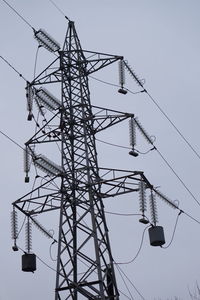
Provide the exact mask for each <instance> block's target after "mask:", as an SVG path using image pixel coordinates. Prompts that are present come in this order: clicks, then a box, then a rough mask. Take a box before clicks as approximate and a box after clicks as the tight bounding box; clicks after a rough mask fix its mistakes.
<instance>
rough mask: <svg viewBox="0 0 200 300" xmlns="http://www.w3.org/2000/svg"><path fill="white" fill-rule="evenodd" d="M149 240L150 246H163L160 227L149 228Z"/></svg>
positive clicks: (162, 232)
mask: <svg viewBox="0 0 200 300" xmlns="http://www.w3.org/2000/svg"><path fill="white" fill-rule="evenodd" d="M149 240H150V244H151V246H162V245H164V244H165V236H164V230H163V227H162V226H153V227H151V228H149Z"/></svg>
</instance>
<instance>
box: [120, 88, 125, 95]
mask: <svg viewBox="0 0 200 300" xmlns="http://www.w3.org/2000/svg"><path fill="white" fill-rule="evenodd" d="M118 93H120V94H124V95H126V94H127V91H126V90H124V89H119V90H118Z"/></svg>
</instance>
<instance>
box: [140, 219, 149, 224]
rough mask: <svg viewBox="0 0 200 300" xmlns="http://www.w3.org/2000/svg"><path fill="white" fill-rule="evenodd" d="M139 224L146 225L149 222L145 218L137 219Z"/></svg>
mask: <svg viewBox="0 0 200 300" xmlns="http://www.w3.org/2000/svg"><path fill="white" fill-rule="evenodd" d="M139 222H140V223H142V224H148V223H149V221H148V220H147V219H146V218H141V219H139Z"/></svg>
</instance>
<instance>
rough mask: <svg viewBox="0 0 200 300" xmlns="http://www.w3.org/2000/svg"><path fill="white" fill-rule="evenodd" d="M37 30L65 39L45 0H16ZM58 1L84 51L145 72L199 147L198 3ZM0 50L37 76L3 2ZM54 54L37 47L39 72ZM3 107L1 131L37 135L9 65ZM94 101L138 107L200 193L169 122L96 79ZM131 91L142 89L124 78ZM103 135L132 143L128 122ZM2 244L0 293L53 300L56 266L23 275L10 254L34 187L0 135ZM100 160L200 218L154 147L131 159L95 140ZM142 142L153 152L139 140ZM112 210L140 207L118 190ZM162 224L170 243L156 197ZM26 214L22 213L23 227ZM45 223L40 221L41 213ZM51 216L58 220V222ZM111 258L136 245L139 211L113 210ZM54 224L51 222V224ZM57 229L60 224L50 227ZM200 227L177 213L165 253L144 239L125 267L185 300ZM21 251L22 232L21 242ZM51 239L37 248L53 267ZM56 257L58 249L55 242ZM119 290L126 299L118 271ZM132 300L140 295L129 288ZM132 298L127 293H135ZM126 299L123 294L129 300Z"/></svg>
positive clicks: (63, 25) (31, 51) (26, 43)
mask: <svg viewBox="0 0 200 300" xmlns="http://www.w3.org/2000/svg"><path fill="white" fill-rule="evenodd" d="M9 3H10V4H12V5H13V6H14V7H15V8H16V9H17V10H18V11H19V12H20V13H21V14H22V15H23V16H24V17H25V18H26V19H27V20H28V21H29V22H30V23H31V24H32V26H33V27H35V28H36V29H39V28H44V29H46V30H47V31H48V32H49V33H50V34H51V35H52V36H53V37H54V38H55V39H56V40H58V41H59V42H60V43H61V44H62V43H63V41H64V37H65V32H66V29H67V22H66V20H65V19H64V17H63V16H62V15H61V14H60V13H59V12H58V11H57V10H56V9H55V7H54V6H53V5H52V4H51V3H50V1H48V0H43V1H38V0H35V1H25V0H19V1H14V0H12V1H11V0H10V1H9ZM56 3H57V4H58V5H59V7H60V8H61V9H62V10H63V11H64V12H65V13H66V15H68V16H69V17H70V18H71V19H72V20H74V21H75V24H76V29H77V32H78V34H79V38H80V40H81V42H82V46H83V48H84V49H87V50H95V51H99V52H105V53H111V54H118V55H123V56H124V57H125V59H127V60H128V61H129V63H130V65H131V66H132V67H133V69H134V70H135V71H136V73H137V74H138V76H139V77H140V78H145V80H146V84H145V87H146V89H147V90H148V91H149V92H150V93H151V94H152V95H153V96H154V97H155V99H156V100H157V101H158V103H159V104H160V105H161V107H162V108H163V109H164V111H165V112H166V113H167V114H168V115H169V117H170V118H171V119H172V120H173V121H174V122H175V124H176V125H177V127H178V128H179V129H180V130H181V132H182V133H184V135H185V137H186V138H187V139H188V140H189V141H190V142H191V144H192V145H193V146H194V148H195V149H196V150H197V151H198V152H199V153H200V141H199V134H198V131H199V108H200V105H199V78H200V63H199V53H200V35H199V28H200V3H199V1H197V0H191V1H186V0H175V1H172V0H168V1H164V0H160V1H158V0H157V1H156V0H152V1H148V0H141V1H135V0H132V1H131V0H129V1H128V0H126V1H119V0H107V1H105V0H101V1H94V0H93V1H92V0H85V1H80V0H74V1H67V0H66V1H64V0H57V1H56ZM0 28H1V30H0V39H1V47H0V55H3V56H4V57H5V58H6V59H8V60H9V61H10V62H11V63H12V64H13V65H14V66H15V67H16V68H17V69H18V70H19V71H20V72H21V73H22V74H23V75H24V76H25V77H26V78H27V79H29V80H31V79H32V78H33V69H34V59H35V53H36V49H37V42H36V41H35V40H34V38H33V32H32V31H31V29H30V28H29V27H28V26H27V25H26V24H24V23H23V21H21V20H20V19H19V18H18V17H17V16H16V15H15V14H14V13H13V12H12V11H11V10H10V9H9V8H8V7H7V6H6V5H5V4H4V3H3V1H1V2H0ZM53 58H54V57H53V56H52V55H50V54H48V52H47V51H45V50H44V49H41V51H40V53H39V57H38V63H37V71H38V72H39V71H40V70H42V69H43V68H44V66H45V65H46V64H47V63H48V62H50V61H51V60H52V59H53ZM94 76H95V77H97V78H99V79H102V80H105V81H108V82H112V83H115V84H118V65H117V64H116V65H113V66H112V67H109V68H107V69H104V70H103V71H101V72H99V73H96V74H94ZM0 82H1V86H0V89H1V110H0V115H1V117H0V130H2V131H4V132H5V133H7V134H8V135H10V136H11V137H13V138H14V139H15V140H16V141H17V142H19V143H20V144H21V145H23V144H24V142H25V141H26V140H27V139H28V138H29V137H30V136H31V135H32V134H33V124H30V123H29V122H27V121H26V118H27V112H26V99H25V90H24V88H25V82H24V81H23V80H22V79H20V78H18V76H17V74H16V73H14V72H13V71H12V70H11V69H10V68H9V67H8V66H7V65H6V64H5V63H4V62H3V61H1V68H0ZM90 87H91V101H92V103H93V104H96V105H99V106H103V107H108V108H111V109H116V110H121V111H127V112H133V113H135V115H137V116H138V118H139V120H140V121H141V123H142V124H143V125H144V127H145V129H146V130H147V132H148V133H149V134H150V135H154V136H156V142H155V144H156V146H157V147H158V149H159V150H160V151H161V152H162V154H163V155H164V156H165V157H166V159H167V160H168V161H169V163H170V164H172V166H173V167H174V169H175V170H176V171H177V173H178V174H179V175H180V177H181V178H182V180H183V181H184V182H185V183H186V184H187V186H188V187H189V189H190V190H191V191H192V192H193V193H194V195H195V196H196V197H197V199H198V200H199V201H200V197H199V167H200V161H199V159H198V158H197V157H196V156H195V155H194V154H193V153H192V152H191V150H190V149H189V148H188V147H187V145H186V144H185V143H184V142H183V141H182V140H181V139H180V137H179V136H178V135H177V133H176V132H175V131H174V129H173V128H172V127H171V125H170V124H169V122H168V121H167V120H166V119H165V118H164V117H163V115H162V114H161V113H160V112H159V110H158V109H157V108H156V106H155V105H154V104H153V103H152V101H151V100H150V99H149V98H148V97H147V96H146V95H145V94H144V93H142V94H138V95H133V94H131V93H128V94H127V95H126V96H124V95H120V94H118V93H117V88H114V87H111V86H108V85H104V84H103V83H100V82H97V81H95V80H93V79H90ZM127 87H128V88H129V89H130V90H132V91H138V90H140V89H139V87H138V86H137V85H136V84H135V82H134V81H133V80H132V79H131V78H130V77H128V74H127ZM98 138H100V139H102V140H105V141H109V142H111V143H115V144H120V145H123V146H129V134H128V124H123V125H122V126H119V127H117V126H116V127H115V128H112V129H111V130H108V131H105V132H104V133H102V134H99V136H98ZM0 141H1V156H0V166H1V168H0V176H1V209H0V225H1V227H0V228H1V230H0V241H1V242H0V244H1V256H0V265H1V283H0V299H2V300H4V299H6V300H11V299H13V298H14V299H17V300H23V299H26V298H28V299H29V300H35V299H53V291H54V286H55V272H53V271H52V270H50V269H48V268H47V267H46V266H44V265H43V264H42V263H40V262H39V261H38V270H37V272H36V273H35V274H34V275H33V274H24V273H22V272H21V252H17V253H14V252H12V249H11V246H12V241H11V239H10V211H11V203H12V202H13V201H14V200H16V199H17V198H19V197H20V196H22V195H24V194H25V193H26V192H28V191H29V190H30V188H31V184H32V181H33V178H34V173H33V172H32V176H31V177H32V180H31V183H30V185H25V184H24V174H23V168H22V166H23V164H22V162H23V155H22V151H21V150H20V149H19V148H18V147H16V146H15V145H14V144H12V143H10V142H9V141H8V140H7V139H6V138H5V137H3V136H2V135H1V136H0ZM97 146H98V153H99V155H98V156H99V164H100V165H101V166H106V167H115V168H122V169H130V170H142V171H144V173H145V175H146V176H147V177H148V179H149V180H150V181H151V182H152V183H153V184H154V185H155V186H160V189H161V190H162V191H163V193H164V194H166V195H168V197H169V198H170V199H172V200H176V199H178V200H179V201H180V208H182V209H183V210H185V211H187V212H188V213H190V214H191V215H192V216H194V217H195V218H197V219H199V220H200V207H199V206H198V205H197V204H196V203H195V202H194V200H193V199H192V198H191V196H190V195H189V194H188V192H187V191H186V190H185V189H184V188H183V186H182V185H181V184H180V182H179V181H178V180H177V178H176V177H175V176H174V174H173V173H172V172H171V171H170V170H169V168H168V167H167V166H166V164H165V163H164V162H163V161H162V160H161V158H160V157H159V156H158V154H157V153H156V152H154V151H152V152H150V153H149V154H148V155H140V156H139V157H138V158H133V157H131V156H129V155H128V150H125V149H120V148H115V147H112V146H108V145H105V144H102V143H97ZM137 148H138V149H139V150H141V151H146V150H148V149H149V145H148V144H147V143H145V141H144V140H143V139H142V138H140V137H138V145H137ZM105 207H106V210H108V211H113V212H121V213H122V212H124V213H137V212H138V211H139V204H138V200H137V197H136V195H129V196H122V197H119V198H116V199H111V200H110V199H109V200H106V202H105ZM158 209H159V211H158V213H159V224H160V225H163V226H164V230H165V235H166V245H167V244H168V243H169V241H170V239H171V235H172V232H173V228H174V224H175V220H176V216H177V212H176V211H174V210H172V209H171V208H169V207H168V206H167V205H166V204H164V203H163V202H162V201H159V203H158ZM22 221H23V218H21V219H20V224H21V222H22ZM40 221H41V222H42V218H41V219H40ZM56 221H57V220H53V221H52V224H53V226H56ZM107 222H108V225H109V228H110V239H111V246H112V251H113V256H114V258H115V260H116V261H117V262H118V261H119V262H120V261H121V262H124V261H129V260H130V259H131V258H133V257H134V256H135V254H136V253H137V250H138V248H139V245H140V241H141V237H142V232H143V230H144V226H143V225H142V224H140V223H139V222H138V218H137V217H119V216H111V215H108V216H107ZM49 226H50V228H51V225H49ZM54 229H55V228H54ZM199 232H200V225H198V224H197V223H195V222H193V221H191V220H190V219H189V218H187V217H186V216H185V215H181V216H180V218H179V222H178V227H177V231H176V234H175V238H174V241H173V243H172V245H171V246H170V247H169V248H168V249H166V250H163V249H161V248H153V247H151V246H150V245H149V240H148V235H147V233H146V234H145V239H144V244H143V247H142V250H141V253H140V255H139V256H138V258H137V260H136V261H135V262H134V263H133V264H130V265H127V266H122V268H123V270H124V272H126V274H127V275H128V276H129V277H130V279H131V280H132V281H133V283H134V284H135V286H136V287H137V288H138V290H139V291H140V292H141V293H142V295H143V296H144V298H145V299H147V300H153V299H158V298H159V297H160V298H162V299H170V297H173V296H179V297H180V299H182V300H187V299H188V286H189V287H190V289H192V288H193V287H194V285H195V282H196V281H199V275H200V268H199V251H200V242H199ZM20 245H21V247H22V248H23V247H24V242H23V236H22V239H21V240H20ZM49 246H50V242H49V241H48V240H46V239H45V237H43V236H42V235H41V234H40V233H39V232H37V231H34V235H33V250H34V251H35V252H36V253H37V254H38V255H39V256H40V257H41V258H42V259H44V261H45V262H47V263H48V264H49V265H50V266H52V267H53V268H55V262H53V261H52V260H51V259H50V256H49ZM52 252H53V255H54V257H55V255H56V248H54V247H53V248H52ZM117 276H118V280H119V288H120V290H122V291H124V293H125V294H127V295H128V292H127V290H126V287H125V286H124V284H123V282H122V280H121V279H120V277H119V275H117ZM129 287H130V289H131V292H132V294H133V298H134V299H138V300H139V299H141V298H140V297H139V295H138V294H137V293H136V291H135V290H134V289H133V288H131V286H130V285H129ZM129 297H130V296H129ZM125 299H126V298H125V296H121V300H125Z"/></svg>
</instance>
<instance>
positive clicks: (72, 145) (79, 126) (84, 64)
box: [13, 21, 152, 300]
mask: <svg viewBox="0 0 200 300" xmlns="http://www.w3.org/2000/svg"><path fill="white" fill-rule="evenodd" d="M120 59H123V57H121V56H115V55H109V54H103V53H97V52H91V51H86V50H82V48H81V45H80V42H79V39H78V36H77V33H76V30H75V26H74V23H73V22H71V21H70V22H69V26H68V29H67V34H66V38H65V43H64V47H63V50H62V51H59V57H58V58H56V59H55V60H54V62H53V63H52V64H50V65H49V66H48V67H47V68H46V69H45V70H44V71H43V72H42V73H41V74H40V75H39V76H37V77H36V78H35V79H34V80H33V82H31V83H30V85H31V86H32V87H33V88H37V86H38V85H45V84H51V83H60V84H61V92H62V106H61V108H60V109H59V111H55V115H54V116H53V118H52V119H50V120H49V121H47V122H46V123H45V124H43V127H41V128H40V129H39V130H38V132H37V133H36V134H34V136H33V137H32V138H31V139H30V140H29V141H28V142H27V143H26V146H27V147H28V148H29V149H30V151H32V147H33V146H35V145H37V144H42V143H48V142H49V143H53V142H59V143H60V145H61V165H62V169H63V172H61V173H60V174H59V175H57V176H55V177H53V178H50V179H49V180H48V179H46V181H45V182H44V183H42V184H40V185H39V186H38V187H37V188H35V189H34V190H33V191H31V192H30V193H28V194H26V195H25V196H23V197H21V198H20V199H18V200H17V201H15V202H14V203H13V205H14V206H15V207H16V208H17V209H19V210H20V211H21V212H23V213H24V214H26V215H27V216H31V217H32V216H34V215H36V214H41V213H44V212H49V211H53V210H59V211H60V221H59V236H58V240H57V241H58V256H57V278H56V290H55V299H56V300H61V299H62V300H64V299H65V300H67V299H73V300H77V299H83V298H84V299H93V300H94V299H95V300H100V299H101V300H106V299H110V300H111V299H112V300H118V299H119V292H118V289H117V283H116V278H115V271H114V264H113V258H112V254H111V247H110V242H109V237H108V229H107V225H106V218H105V213H104V206H103V202H102V199H104V198H108V197H115V196H118V195H121V194H125V193H130V192H137V191H138V182H139V181H145V182H146V184H147V187H149V188H152V186H151V185H150V183H149V182H148V180H147V179H146V177H145V176H144V175H143V173H142V172H139V171H135V172H131V171H126V170H117V169H106V168H99V166H98V162H97V151H96V141H95V134H96V133H97V132H99V131H102V130H104V129H106V128H109V127H111V126H113V125H116V124H118V123H119V122H122V121H124V120H127V119H128V118H130V117H133V114H129V113H122V112H119V111H114V110H109V109H106V108H101V107H97V106H92V105H91V102H90V93H89V86H88V75H90V74H91V73H93V72H96V71H98V70H100V69H102V68H104V67H106V66H108V65H110V64H112V63H114V62H116V61H118V60H120ZM58 63H59V64H58ZM52 122H56V123H57V127H53V129H52V127H51V124H52ZM54 124H55V123H54ZM54 126H55V125H54ZM55 182H56V183H55Z"/></svg>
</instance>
